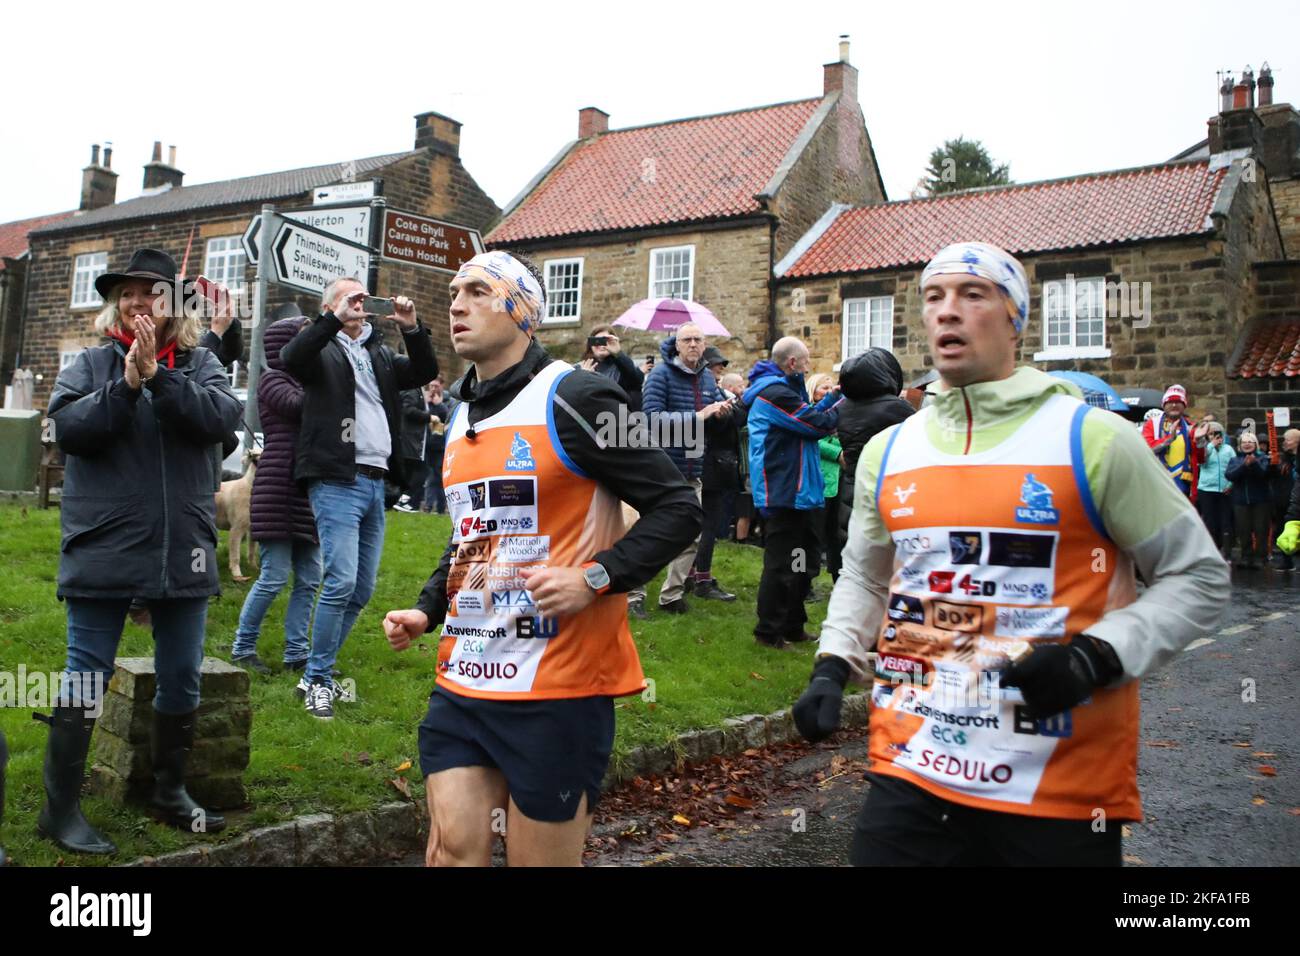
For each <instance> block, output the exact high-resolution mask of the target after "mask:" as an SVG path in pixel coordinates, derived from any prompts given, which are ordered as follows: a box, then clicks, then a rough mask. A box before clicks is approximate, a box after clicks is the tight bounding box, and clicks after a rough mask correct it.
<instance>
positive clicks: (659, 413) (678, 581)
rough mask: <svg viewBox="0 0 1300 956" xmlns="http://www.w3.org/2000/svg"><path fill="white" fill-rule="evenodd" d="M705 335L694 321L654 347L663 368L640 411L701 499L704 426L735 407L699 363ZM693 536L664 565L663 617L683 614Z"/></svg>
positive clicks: (650, 382)
mask: <svg viewBox="0 0 1300 956" xmlns="http://www.w3.org/2000/svg"><path fill="white" fill-rule="evenodd" d="M706 344H707V343H706V342H705V340H704V333H703V332H702V331H700V327H699V326H698V325H696V324H695V323H694V322H688V323H686V324H685V325H683V326H681V327H679V328H678V329H677V333H676V335H673V336H670V337H669V338H666V339H664V341H663V342H662V343H661V344H660V346H659V351H660V353H661V354H662V355H663V358H664V361H663V364H662V365H657V366H655V368H654V369H653V370H652V371H651V372H650V374H649V375H647V376H646V379H645V387H644V389H643V390H642V393H641V408H642V411H644V412H645V414H646V417H647V418H648V419H649V422H650V430H651V433H652V434H653V435H654V436H656V438H657V439H658V440H659V442H660V447H662V448H663V449H664V450H665V451H666V452H668V457H669V458H671V459H672V460H673V464H674V465H676V466H677V470H678V471H679V472H681V475H682V477H683V478H685V479H686V481H687V482H688V483H689V484H690V486H691V487H692V488H693V489H695V497H696V499H697V500H699V499H701V498H702V488H703V485H702V482H701V475H702V474H703V471H704V441H705V439H704V423H705V422H706V421H708V420H709V419H710V418H712V417H713V416H714V415H730V414H731V410H732V408H733V407H734V404H735V403H734V402H733V401H731V400H730V399H729V396H727V395H725V394H724V393H723V391H722V389H720V388H718V383H717V382H716V381H715V380H714V378H713V373H712V372H710V371H709V369H708V366H707V365H705V364H704V348H705V346H706ZM699 544H700V541H699V537H698V536H696V538H695V539H694V540H692V541H691V543H690V544H689V545H687V546H686V550H684V551H683V552H682V553H681V554H679V555H678V556H677V557H676V558H674V559H673V562H672V564H670V565H669V566H668V574H667V575H666V576H665V578H664V583H663V587H662V588H660V589H659V610H661V611H664V612H666V613H668V614H685V613H686V612H687V610H688V607H687V604H686V598H685V594H686V584H687V582H688V581H689V580H690V574H691V570H692V569H693V568H694V567H695V553H696V551H697V550H698V548H699Z"/></svg>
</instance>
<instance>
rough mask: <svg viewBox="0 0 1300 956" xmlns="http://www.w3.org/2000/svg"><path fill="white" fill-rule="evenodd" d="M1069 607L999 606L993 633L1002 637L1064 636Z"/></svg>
mask: <svg viewBox="0 0 1300 956" xmlns="http://www.w3.org/2000/svg"><path fill="white" fill-rule="evenodd" d="M1069 615H1070V609H1069V608H1064V607H1026V608H1018V607H1000V608H998V609H997V620H996V621H995V622H994V625H993V633H995V634H997V635H999V636H1002V637H1064V636H1065V621H1066V618H1068V617H1069Z"/></svg>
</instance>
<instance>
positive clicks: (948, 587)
mask: <svg viewBox="0 0 1300 956" xmlns="http://www.w3.org/2000/svg"><path fill="white" fill-rule="evenodd" d="M956 574H957V572H956V571H931V572H930V579H929V584H930V590H931V591H933V592H934V593H935V594H951V593H952V579H953V578H954V577H955V576H956ZM967 577H970V575H967Z"/></svg>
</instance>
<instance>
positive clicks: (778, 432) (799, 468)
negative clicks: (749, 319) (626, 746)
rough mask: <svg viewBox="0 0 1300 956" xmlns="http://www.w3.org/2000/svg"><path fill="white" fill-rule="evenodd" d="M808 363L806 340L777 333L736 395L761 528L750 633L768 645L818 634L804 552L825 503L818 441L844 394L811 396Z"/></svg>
mask: <svg viewBox="0 0 1300 956" xmlns="http://www.w3.org/2000/svg"><path fill="white" fill-rule="evenodd" d="M808 369H809V359H808V346H806V345H804V344H803V342H801V341H800V340H799V339H797V338H794V337H793V336H787V337H786V338H783V339H779V340H777V342H776V344H775V345H773V346H772V358H771V359H770V360H764V361H762V362H759V363H758V364H757V365H755V366H754V368H753V370H752V371H751V372H750V373H749V389H748V390H747V391H746V392H745V395H744V397H743V398H742V399H741V401H742V402H744V403H745V405H746V406H747V407H748V408H749V481H750V485H751V487H752V488H753V495H754V507H755V508H758V509H759V510H760V511H761V512H762V514H763V526H764V529H765V530H764V538H763V576H762V578H761V579H760V580H759V584H758V624H757V625H755V627H754V638H755V639H756V640H757V641H758V643H759V644H762V645H765V646H767V647H775V648H782V647H785V646H786V644H787V643H789V642H793V641H811V640H816V638H815V637H814V636H813V635H810V634H807V633H805V631H804V629H803V626H804V624H805V622H807V620H808V615H807V614H805V613H804V608H803V599H804V594H805V593H806V591H807V588H808V586H809V585H810V584H811V580H810V578H809V575H808V570H807V569H808V565H809V563H810V557H809V553H808V552H809V551H810V550H811V549H812V548H816V547H817V546H818V545H817V538H816V536H815V535H814V534H813V531H812V522H811V521H810V520H809V517H808V512H810V511H816V510H817V509H818V508H821V507H824V506H825V501H824V500H823V484H822V472H821V461H820V458H819V455H818V451H817V442H818V441H820V440H821V439H822V438H825V437H826V436H827V435H829V434H830V433H831V432H833V431H835V426H836V425H837V424H838V421H839V411H838V408H837V406H838V405H839V403H840V401H841V400H842V399H841V396H840V393H839V390H838V389H832V390H831V391H829V392H827V393H826V396H825V398H823V399H822V400H821V401H820V402H818V403H817V404H816V405H810V404H808V392H807V390H806V389H805V388H804V383H803V380H804V375H805V374H806V373H807V372H808Z"/></svg>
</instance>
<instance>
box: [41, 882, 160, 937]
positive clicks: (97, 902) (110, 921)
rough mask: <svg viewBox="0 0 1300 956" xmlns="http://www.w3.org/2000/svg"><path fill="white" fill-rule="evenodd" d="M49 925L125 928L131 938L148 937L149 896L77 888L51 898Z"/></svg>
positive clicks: (147, 894) (150, 915)
mask: <svg viewBox="0 0 1300 956" xmlns="http://www.w3.org/2000/svg"><path fill="white" fill-rule="evenodd" d="M50 925H51V926H59V927H68V928H74V927H81V926H96V927H99V926H125V927H129V928H130V929H131V935H133V936H148V935H149V933H150V930H151V929H152V927H153V895H152V894H150V893H82V892H81V888H80V887H78V886H74V887H72V889H71V890H69V891H68V892H67V893H55V894H54V895H53V896H51V897H50Z"/></svg>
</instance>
